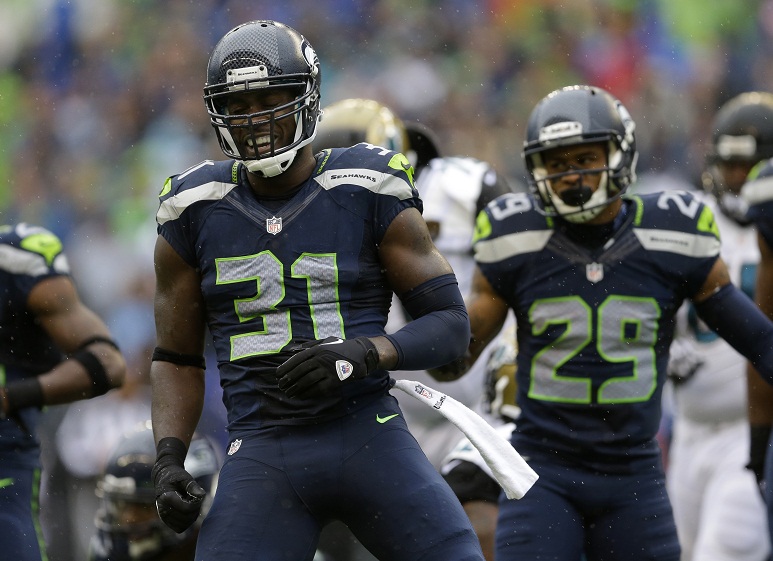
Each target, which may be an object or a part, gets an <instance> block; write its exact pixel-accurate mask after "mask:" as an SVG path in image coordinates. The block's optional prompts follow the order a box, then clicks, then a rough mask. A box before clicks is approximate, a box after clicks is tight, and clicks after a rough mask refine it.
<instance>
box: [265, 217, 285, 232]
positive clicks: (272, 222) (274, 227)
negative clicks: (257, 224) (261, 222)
mask: <svg viewBox="0 0 773 561" xmlns="http://www.w3.org/2000/svg"><path fill="white" fill-rule="evenodd" d="M281 231H282V217H281V216H280V217H279V218H277V217H276V216H272V217H271V218H266V232H268V233H269V234H274V235H275V236H276V235H277V234H278V233H279V232H281Z"/></svg>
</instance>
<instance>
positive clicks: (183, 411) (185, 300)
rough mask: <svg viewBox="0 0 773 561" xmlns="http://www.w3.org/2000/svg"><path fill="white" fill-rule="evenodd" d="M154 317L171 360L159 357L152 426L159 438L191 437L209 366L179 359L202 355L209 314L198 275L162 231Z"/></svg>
mask: <svg viewBox="0 0 773 561" xmlns="http://www.w3.org/2000/svg"><path fill="white" fill-rule="evenodd" d="M155 268H156V279H157V284H156V297H155V318H156V333H157V335H156V336H157V345H158V348H159V349H163V350H164V351H166V352H168V353H172V355H170V356H169V357H168V358H167V360H154V361H153V363H152V366H151V369H150V376H151V383H152V385H153V429H154V433H155V435H156V440H159V439H160V438H163V437H167V436H174V437H176V438H179V439H180V440H182V441H183V442H184V443H186V444H187V443H188V442H190V439H191V436H192V435H193V431H194V429H195V427H196V424H197V423H198V420H199V417H200V415H201V410H202V408H203V403H204V370H203V369H202V368H201V367H199V366H195V365H185V364H179V362H183V361H181V360H177V359H175V356H180V357H202V356H203V353H204V328H205V325H204V318H203V304H202V297H201V289H200V284H199V275H198V273H197V271H196V270H195V269H193V268H192V267H191V266H190V265H188V264H187V263H185V261H184V260H183V259H182V258H181V257H180V256H179V255H178V254H177V252H176V251H175V250H174V249H173V248H172V247H171V246H170V245H169V243H168V242H167V241H166V240H165V239H164V238H162V237H160V236H159V238H158V240H157V243H156V249H155Z"/></svg>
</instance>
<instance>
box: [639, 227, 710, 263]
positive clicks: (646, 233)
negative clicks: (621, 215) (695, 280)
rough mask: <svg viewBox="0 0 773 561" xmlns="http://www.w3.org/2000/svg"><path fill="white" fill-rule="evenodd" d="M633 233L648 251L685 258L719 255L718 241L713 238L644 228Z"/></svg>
mask: <svg viewBox="0 0 773 561" xmlns="http://www.w3.org/2000/svg"><path fill="white" fill-rule="evenodd" d="M634 233H635V234H636V237H637V238H638V239H639V242H640V243H641V245H642V246H643V247H644V249H646V250H648V251H665V252H668V253H676V254H678V255H684V256H686V257H713V256H715V255H719V248H720V241H719V240H718V239H717V238H716V237H714V236H699V235H698V234H688V233H686V232H677V231H674V230H657V229H646V228H634Z"/></svg>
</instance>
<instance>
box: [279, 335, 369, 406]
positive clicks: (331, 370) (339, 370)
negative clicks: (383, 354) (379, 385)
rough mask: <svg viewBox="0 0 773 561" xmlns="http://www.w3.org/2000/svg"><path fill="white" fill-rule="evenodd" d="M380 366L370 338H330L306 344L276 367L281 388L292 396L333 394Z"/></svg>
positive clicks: (304, 396) (303, 396)
mask: <svg viewBox="0 0 773 561" xmlns="http://www.w3.org/2000/svg"><path fill="white" fill-rule="evenodd" d="M376 366H378V351H377V350H376V346H375V345H374V344H373V342H372V341H371V340H370V339H368V338H367V337H356V338H354V339H346V340H344V339H340V338H339V337H328V338H326V339H321V340H316V341H309V342H308V343H304V344H302V345H301V346H300V347H299V349H298V351H297V352H296V354H294V355H293V356H292V357H290V358H289V359H287V360H286V361H285V362H284V363H282V364H281V365H280V366H279V368H277V370H276V377H277V383H278V384H279V389H280V390H282V391H283V392H285V393H286V394H287V396H288V397H301V398H306V397H316V396H323V395H327V394H329V393H331V392H332V391H333V390H334V389H335V388H337V387H339V386H340V384H341V383H342V382H346V381H348V380H351V379H359V378H364V377H365V376H367V375H368V374H370V373H371V372H372V371H373V370H375V368H376Z"/></svg>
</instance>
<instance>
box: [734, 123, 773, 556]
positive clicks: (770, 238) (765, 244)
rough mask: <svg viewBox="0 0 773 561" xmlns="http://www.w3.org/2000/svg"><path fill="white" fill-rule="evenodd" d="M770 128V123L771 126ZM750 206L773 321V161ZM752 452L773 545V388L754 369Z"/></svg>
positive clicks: (754, 177) (761, 287)
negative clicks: (772, 432) (772, 430)
mask: <svg viewBox="0 0 773 561" xmlns="http://www.w3.org/2000/svg"><path fill="white" fill-rule="evenodd" d="M768 124H770V123H768ZM741 194H742V197H743V199H744V201H745V202H746V203H747V204H748V206H749V209H748V217H749V219H750V220H752V221H753V222H754V223H755V224H756V226H757V244H758V247H759V250H760V264H759V266H758V268H757V282H756V285H755V291H756V292H755V299H756V301H757V304H758V305H759V307H760V309H761V310H762V311H763V312H764V313H765V314H767V316H768V317H770V318H773V159H768V160H765V161H764V162H761V163H760V165H758V166H757V168H755V169H754V170H753V171H752V173H751V174H750V176H749V178H748V181H747V182H746V184H745V185H744V186H743V189H742V191H741ZM747 373H748V384H749V385H748V388H749V422H750V425H751V426H750V430H751V435H750V451H749V456H750V458H749V464H748V466H747V467H749V469H751V470H752V471H753V472H754V474H755V475H756V477H757V481H758V483H759V484H760V487H761V489H762V490H763V494H764V499H765V502H766V506H767V513H768V516H767V519H768V520H767V521H768V535H769V538H770V540H771V543H773V484H771V482H773V443H772V442H771V428H772V427H773V387H772V386H771V385H770V384H768V383H766V381H765V380H764V379H763V378H762V377H761V376H760V375H759V373H758V372H757V371H756V370H755V369H754V368H753V367H751V366H750V367H749V369H748V371H747Z"/></svg>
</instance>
